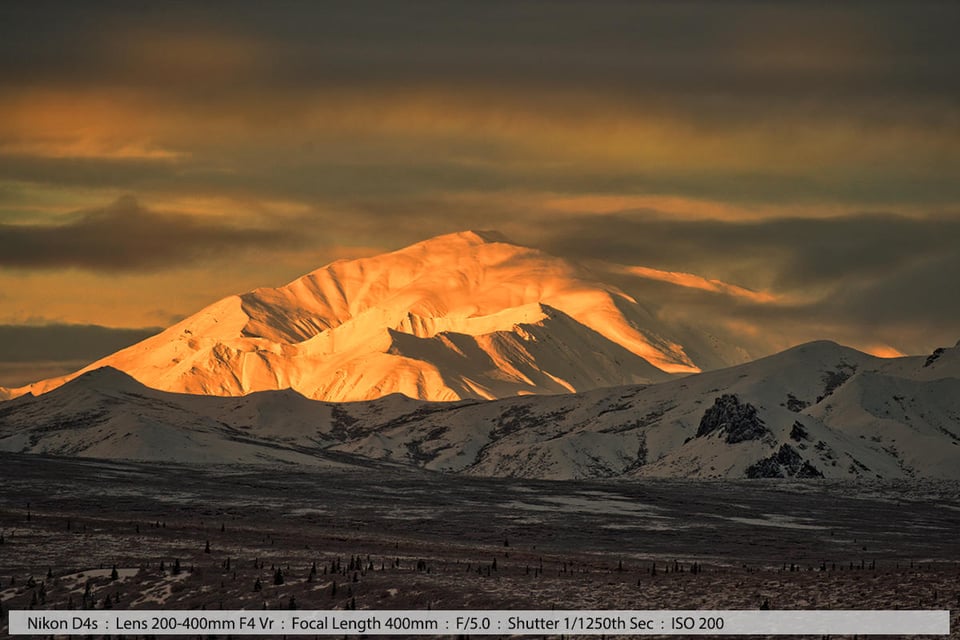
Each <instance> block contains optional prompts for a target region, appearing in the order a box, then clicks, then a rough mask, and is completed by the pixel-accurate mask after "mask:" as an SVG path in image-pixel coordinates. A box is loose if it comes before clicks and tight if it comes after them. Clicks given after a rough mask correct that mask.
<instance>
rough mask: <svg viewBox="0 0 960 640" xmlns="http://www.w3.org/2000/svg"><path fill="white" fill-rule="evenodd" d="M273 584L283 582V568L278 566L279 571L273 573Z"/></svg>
mask: <svg viewBox="0 0 960 640" xmlns="http://www.w3.org/2000/svg"><path fill="white" fill-rule="evenodd" d="M273 584H276V585H281V584H283V570H282V569H280V567H277V572H276V573H274V574H273Z"/></svg>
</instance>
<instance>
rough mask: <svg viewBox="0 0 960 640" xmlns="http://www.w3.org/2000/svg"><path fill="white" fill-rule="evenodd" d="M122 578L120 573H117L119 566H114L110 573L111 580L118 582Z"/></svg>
mask: <svg viewBox="0 0 960 640" xmlns="http://www.w3.org/2000/svg"><path fill="white" fill-rule="evenodd" d="M119 578H120V573H119V572H118V571H117V565H113V570H112V571H111V572H110V579H111V580H118V579H119Z"/></svg>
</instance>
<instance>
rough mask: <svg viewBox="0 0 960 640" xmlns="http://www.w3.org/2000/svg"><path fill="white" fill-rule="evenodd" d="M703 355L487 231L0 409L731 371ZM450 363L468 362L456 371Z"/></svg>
mask: <svg viewBox="0 0 960 640" xmlns="http://www.w3.org/2000/svg"><path fill="white" fill-rule="evenodd" d="M548 310H553V311H548ZM411 336H412V337H414V338H417V339H418V340H412V339H409V337H411ZM706 342H709V341H704V340H703V338H702V336H701V335H700V333H699V332H697V331H695V330H692V329H690V328H687V327H681V326H679V325H676V324H673V323H669V322H665V321H663V320H662V319H661V318H660V317H659V316H658V315H657V313H655V312H654V311H652V310H651V309H650V308H648V307H647V306H646V305H645V304H643V303H642V302H639V301H637V300H635V299H634V298H632V297H631V296H629V295H628V294H626V293H624V292H623V291H622V290H620V289H618V288H617V287H614V286H612V285H609V284H606V283H603V282H601V281H599V280H596V279H595V277H594V275H593V274H592V273H591V272H589V271H588V270H586V269H585V268H583V267H580V266H578V265H576V264H574V263H571V262H568V261H565V260H562V259H560V258H556V257H554V256H550V255H549V254H546V253H544V252H542V251H540V250H537V249H534V248H530V247H524V246H521V245H517V244H513V243H511V242H509V241H507V240H506V238H505V237H504V236H503V235H502V234H499V233H497V232H492V231H481V232H474V231H468V232H460V233H453V234H447V235H444V236H438V237H435V238H430V239H428V240H424V241H421V242H418V243H415V244H413V245H410V246H408V247H404V248H401V249H398V250H396V251H392V252H388V253H385V254H381V255H379V256H373V257H369V258H360V259H357V260H338V261H335V262H333V263H330V264H328V265H325V266H323V267H321V268H319V269H316V270H314V271H311V272H310V273H307V274H306V275H304V276H301V277H300V278H297V279H295V280H293V281H291V282H289V283H287V284H285V285H282V286H280V287H276V288H270V287H262V288H258V289H254V290H252V291H249V292H247V293H244V294H239V295H232V296H227V297H226V298H223V299H221V300H219V301H216V302H214V303H212V304H210V305H208V306H207V307H205V308H204V309H201V310H200V311H198V312H197V313H195V314H193V315H192V316H189V317H188V318H186V319H184V320H182V321H180V322H178V323H177V324H175V325H173V326H171V327H169V328H167V329H166V330H164V331H162V332H161V333H159V334H158V335H155V336H153V337H151V338H148V339H147V340H144V341H142V342H140V343H137V344H135V345H133V346H131V347H128V348H126V349H123V350H121V351H118V352H116V353H114V354H111V355H109V356H107V357H105V358H102V359H100V360H98V361H97V362H94V363H92V364H90V365H88V366H87V367H84V368H83V369H81V370H79V371H77V372H75V373H73V374H70V375H68V376H63V377H60V378H53V379H49V380H44V381H40V382H37V383H34V384H32V385H27V386H25V387H21V388H19V389H15V390H8V391H7V395H8V396H16V395H21V394H23V393H27V392H33V393H43V392H44V391H48V390H50V389H53V388H55V387H57V386H59V385H61V384H63V383H64V382H67V381H68V380H70V379H72V378H73V377H75V376H76V375H79V374H80V373H82V372H84V371H88V370H91V369H95V368H99V367H102V366H112V367H115V368H117V369H119V370H122V371H126V372H127V373H129V374H131V375H133V377H134V378H136V379H137V380H140V381H141V382H143V383H144V384H146V385H147V386H149V387H152V388H156V389H161V390H166V391H176V392H188V393H195V394H201V395H221V396H236V395H244V394H247V393H250V392H253V391H260V390H267V389H282V388H293V389H296V390H298V391H300V392H301V393H303V394H304V395H307V396H309V397H312V398H315V399H323V400H330V401H350V400H364V399H371V398H374V397H378V396H380V395H386V394H390V393H395V392H399V393H404V394H406V395H410V396H411V397H416V398H420V399H426V400H455V399H462V398H484V399H492V398H497V397H508V396H514V395H523V394H529V393H553V392H557V391H562V390H565V391H571V392H572V391H582V390H587V389H591V388H600V387H605V386H615V385H621V384H633V383H650V382H659V381H663V380H667V379H669V378H671V377H673V376H675V375H678V374H689V373H695V372H698V371H700V370H702V369H711V368H716V367H718V366H723V365H728V364H733V363H735V362H729V361H728V357H729V356H728V355H721V353H720V352H721V351H723V352H724V353H728V352H730V353H732V352H736V349H726V348H725V347H724V348H723V349H721V348H720V347H716V348H714V347H711V346H709V345H707V344H706ZM685 343H686V344H689V345H691V346H685ZM564 345H576V347H575V348H574V349H573V352H575V353H574V355H576V359H572V358H570V357H564V354H567V355H570V350H569V349H566V348H565V347H564ZM465 350H466V351H469V352H471V353H473V354H474V355H475V356H476V357H475V358H473V359H465V358H463V357H462V355H463V353H464V352H465ZM736 353H738V354H739V355H738V356H737V358H739V360H737V361H743V360H746V359H747V358H746V356H745V354H743V353H740V352H736ZM440 363H445V364H444V365H443V366H441V365H440ZM480 363H483V366H481V364H480ZM546 363H550V364H549V365H547V364H546ZM452 364H456V365H458V366H461V367H462V369H458V368H457V367H452ZM534 369H536V370H537V371H536V375H531V374H532V373H533V372H534Z"/></svg>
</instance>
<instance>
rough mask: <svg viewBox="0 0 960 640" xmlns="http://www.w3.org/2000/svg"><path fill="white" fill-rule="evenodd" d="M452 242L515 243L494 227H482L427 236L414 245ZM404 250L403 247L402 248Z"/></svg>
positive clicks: (472, 244) (480, 243)
mask: <svg viewBox="0 0 960 640" xmlns="http://www.w3.org/2000/svg"><path fill="white" fill-rule="evenodd" d="M451 243H456V244H459V243H465V244H468V245H471V246H475V245H482V244H496V243H503V244H515V243H514V242H511V241H510V239H509V238H507V237H506V236H505V235H503V234H502V233H500V232H499V231H496V230H494V229H481V230H473V229H467V230H465V231H456V232H454V233H446V234H443V235H439V236H434V237H432V238H427V239H426V240H421V241H420V242H418V243H416V244H414V245H412V246H414V247H418V246H430V245H445V244H451ZM401 251H402V249H401Z"/></svg>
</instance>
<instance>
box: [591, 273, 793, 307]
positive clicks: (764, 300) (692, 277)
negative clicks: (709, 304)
mask: <svg viewBox="0 0 960 640" xmlns="http://www.w3.org/2000/svg"><path fill="white" fill-rule="evenodd" d="M606 269H607V270H608V271H611V272H613V273H620V274H625V275H631V276H637V277H639V278H646V279H647V280H657V281H660V282H669V283H670V284H675V285H677V286H680V287H688V288H690V289H699V290H701V291H709V292H711V293H720V294H723V295H727V296H731V297H734V298H740V299H743V300H748V301H750V302H754V303H757V304H769V303H771V302H782V301H783V298H782V296H778V295H775V294H773V293H770V292H767V291H753V290H751V289H746V288H744V287H740V286H738V285H735V284H730V283H727V282H723V281H722V280H715V279H712V278H704V277H703V276H698V275H696V274H693V273H683V272H680V271H661V270H660V269H652V268H650V267H636V266H627V265H614V264H608V265H607V266H606Z"/></svg>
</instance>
